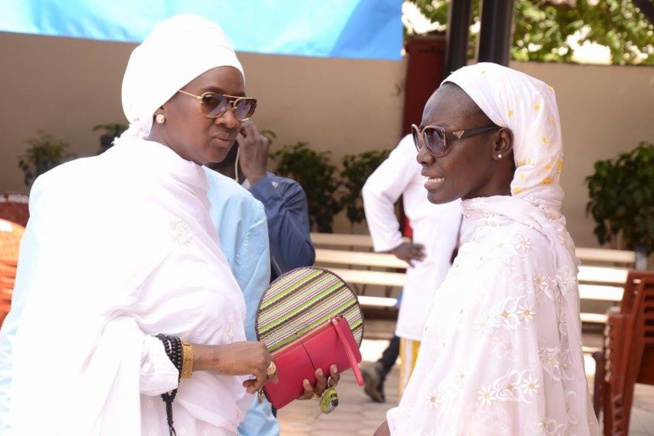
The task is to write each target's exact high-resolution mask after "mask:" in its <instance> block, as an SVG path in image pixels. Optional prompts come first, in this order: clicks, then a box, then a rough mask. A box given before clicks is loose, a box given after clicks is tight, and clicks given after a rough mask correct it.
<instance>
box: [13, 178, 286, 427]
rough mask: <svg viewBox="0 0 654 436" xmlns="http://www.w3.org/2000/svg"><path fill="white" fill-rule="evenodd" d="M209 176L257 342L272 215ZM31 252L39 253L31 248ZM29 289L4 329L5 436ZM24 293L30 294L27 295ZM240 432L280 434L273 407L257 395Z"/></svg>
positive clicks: (232, 185) (16, 300)
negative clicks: (15, 343) (15, 352)
mask: <svg viewBox="0 0 654 436" xmlns="http://www.w3.org/2000/svg"><path fill="white" fill-rule="evenodd" d="M205 172H206V174H207V179H208V181H209V186H210V187H209V191H208V193H207V195H208V196H209V200H210V203H211V210H210V215H211V220H212V222H213V224H214V226H215V228H216V231H217V233H218V236H219V237H220V243H221V247H222V250H223V252H224V254H225V257H226V258H227V261H228V262H229V266H230V268H231V270H232V273H233V274H234V276H235V277H236V281H237V282H238V284H239V286H240V288H241V290H242V291H243V295H244V297H245V303H246V308H247V318H246V329H245V331H246V336H247V338H248V340H256V334H255V331H254V322H255V317H256V311H257V307H258V304H259V300H260V298H261V295H262V294H263V292H264V291H265V289H266V288H267V287H268V284H269V283H270V249H269V247H268V228H267V223H266V214H265V211H264V208H263V205H262V204H261V203H260V202H259V201H257V200H256V199H255V198H254V197H253V196H252V194H250V193H249V192H248V191H247V190H246V189H245V188H243V187H242V186H240V185H239V184H238V183H236V182H234V181H233V180H231V179H229V178H227V177H225V176H223V175H221V174H218V173H217V172H215V171H213V170H210V169H208V168H205ZM30 200H31V201H33V200H35V199H33V198H31V199H30ZM37 236H38V235H35V234H34V232H33V231H32V230H31V228H30V226H29V224H28V225H27V228H26V229H25V234H24V236H23V240H22V242H21V247H22V248H25V247H28V246H29V245H30V244H34V243H35V241H36V238H37ZM22 248H21V251H23V250H22ZM25 251H29V252H34V250H30V249H27V248H25ZM20 268H21V274H19V275H18V278H17V280H30V279H31V277H33V274H31V273H30V271H29V269H30V268H31V265H30V264H28V263H26V262H24V261H21V262H20ZM28 289H29V283H23V284H19V283H17V284H16V291H15V292H14V295H13V296H12V306H11V311H10V312H9V314H8V315H7V317H6V318H5V321H4V323H3V324H2V329H1V330H0V435H5V434H7V432H8V420H9V419H8V413H9V391H10V386H11V369H12V358H11V346H12V342H13V339H14V337H15V335H16V330H17V327H18V321H19V319H20V316H21V313H22V311H23V308H24V305H25V300H26V299H27V290H28ZM23 290H24V291H25V292H21V291H23ZM238 431H239V435H242V436H259V435H263V436H277V435H279V432H280V430H279V424H278V423H277V420H276V419H275V417H274V416H273V415H272V406H271V405H270V403H268V402H267V401H264V402H263V403H262V404H259V403H258V402H257V398H256V397H255V398H254V400H253V402H252V405H251V406H250V409H249V410H248V413H247V415H246V418H245V421H244V422H243V423H241V425H240V426H239V430H238Z"/></svg>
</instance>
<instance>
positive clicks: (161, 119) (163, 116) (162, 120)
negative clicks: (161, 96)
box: [155, 114, 166, 124]
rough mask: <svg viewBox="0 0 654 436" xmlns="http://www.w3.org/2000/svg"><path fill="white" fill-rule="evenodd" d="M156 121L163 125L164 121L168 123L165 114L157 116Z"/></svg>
mask: <svg viewBox="0 0 654 436" xmlns="http://www.w3.org/2000/svg"><path fill="white" fill-rule="evenodd" d="M155 120H156V121H157V124H163V123H164V121H166V116H165V115H164V114H157V116H156V117H155Z"/></svg>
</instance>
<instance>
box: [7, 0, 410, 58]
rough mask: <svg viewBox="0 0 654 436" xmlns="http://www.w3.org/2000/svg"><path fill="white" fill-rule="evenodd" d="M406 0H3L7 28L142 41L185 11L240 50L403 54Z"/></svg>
mask: <svg viewBox="0 0 654 436" xmlns="http://www.w3.org/2000/svg"><path fill="white" fill-rule="evenodd" d="M401 7H402V0H105V1H102V0H0V31H5V32H16V33H30V34H37V35H49V36H67V37H75V38H88V39H98V40H109V41H125V42H140V41H142V40H143V38H145V36H146V35H147V34H148V33H149V32H150V30H151V29H152V26H153V25H154V24H155V23H156V22H158V21H160V20H162V19H164V18H167V17H170V16H172V15H176V14H179V13H194V14H198V15H202V16H204V17H206V18H209V19H211V20H214V21H216V22H218V23H219V24H220V25H221V26H222V27H223V29H224V30H225V33H226V34H227V36H228V37H229V39H230V40H231V41H232V43H233V44H234V47H235V48H236V50H238V51H245V52H255V53H269V54H285V55H301V56H318V57H343V58H362V59H389V60H399V59H400V52H401V49H402V22H401V14H402V12H401Z"/></svg>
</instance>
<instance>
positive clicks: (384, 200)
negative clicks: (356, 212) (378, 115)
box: [361, 135, 420, 251]
mask: <svg viewBox="0 0 654 436" xmlns="http://www.w3.org/2000/svg"><path fill="white" fill-rule="evenodd" d="M419 171H420V165H419V164H418V162H417V161H416V150H415V147H414V145H413V139H412V138H411V135H407V136H405V137H404V138H402V140H401V141H400V143H399V144H398V145H397V147H395V149H394V150H393V151H391V153H390V155H389V156H388V158H387V159H386V160H385V161H384V162H382V164H381V165H380V166H379V167H378V168H377V169H376V170H375V171H374V172H373V173H372V174H371V175H370V177H368V180H366V183H365V184H364V186H363V190H362V192H361V193H362V196H363V206H364V210H365V213H366V222H367V223H368V229H369V230H370V235H371V236H372V241H373V246H374V249H375V251H389V250H392V249H393V248H395V247H397V246H399V245H400V244H401V243H402V234H401V233H400V223H399V222H398V219H397V215H396V214H395V203H396V202H397V200H398V199H399V198H400V196H401V195H402V193H403V192H404V191H405V190H406V188H407V187H408V186H409V184H410V183H411V181H412V180H413V179H414V178H415V177H416V174H417V173H419Z"/></svg>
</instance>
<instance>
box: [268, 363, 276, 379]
mask: <svg viewBox="0 0 654 436" xmlns="http://www.w3.org/2000/svg"><path fill="white" fill-rule="evenodd" d="M276 372H277V365H275V362H272V361H271V362H270V365H268V369H266V373H267V374H268V375H269V376H270V375H273V374H274V373H276Z"/></svg>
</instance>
